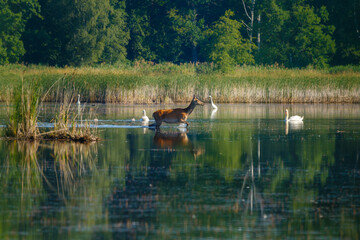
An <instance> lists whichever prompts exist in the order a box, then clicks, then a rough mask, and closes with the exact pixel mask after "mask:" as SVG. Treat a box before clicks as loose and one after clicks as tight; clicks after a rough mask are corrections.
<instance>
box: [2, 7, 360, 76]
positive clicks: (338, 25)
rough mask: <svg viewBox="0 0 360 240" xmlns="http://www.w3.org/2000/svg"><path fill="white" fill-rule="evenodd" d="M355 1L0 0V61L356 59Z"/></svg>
mask: <svg viewBox="0 0 360 240" xmlns="http://www.w3.org/2000/svg"><path fill="white" fill-rule="evenodd" d="M359 24H360V2H359V1H351V0H345V1H341V2H339V1H335V0H328V1H324V0H295V1H285V0H258V1H255V0H243V1H235V0H229V1H215V0H196V1H190V0H186V1H183V0H182V1H180V0H104V1H96V0H79V1H70V0H2V1H0V64H6V63H17V62H25V63H36V64H46V65H58V66H64V65H72V66H81V65H89V64H97V63H109V64H115V63H124V62H127V61H136V60H145V61H153V62H173V63H184V62H197V61H199V62H214V63H215V64H216V66H217V67H218V68H220V69H222V70H228V69H230V68H231V67H233V66H234V65H241V64H253V63H255V64H270V65H271V64H280V65H284V66H286V67H307V66H314V67H325V66H328V65H329V64H331V65H341V64H354V65H357V64H359V63H360V31H359V29H360V26H359Z"/></svg>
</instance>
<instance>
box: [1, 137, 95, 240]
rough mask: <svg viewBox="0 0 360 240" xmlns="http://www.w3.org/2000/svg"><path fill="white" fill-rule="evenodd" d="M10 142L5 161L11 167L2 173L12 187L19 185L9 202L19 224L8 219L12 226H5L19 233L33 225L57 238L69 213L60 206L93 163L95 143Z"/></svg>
mask: <svg viewBox="0 0 360 240" xmlns="http://www.w3.org/2000/svg"><path fill="white" fill-rule="evenodd" d="M10 145H11V146H10V153H11V154H10V157H8V158H7V159H6V161H7V162H8V169H11V171H9V172H8V173H7V174H8V175H5V176H4V175H2V174H1V176H3V177H4V179H7V181H9V186H11V185H12V186H13V187H14V191H16V190H17V189H21V194H20V196H21V197H20V198H19V199H16V200H15V201H13V202H12V203H11V206H13V207H14V208H16V209H17V211H16V213H17V214H18V215H19V217H18V221H19V222H16V223H18V224H19V225H18V226H16V224H15V225H14V223H13V222H11V221H9V222H10V223H11V227H10V226H9V228H6V229H11V228H14V227H15V229H13V231H12V232H13V233H12V234H14V233H16V234H18V233H21V232H22V231H31V230H29V229H31V228H32V227H34V229H37V230H38V229H41V232H42V234H43V235H42V236H43V237H44V238H45V239H49V238H55V239H56V238H57V236H58V235H57V234H58V233H59V229H60V227H61V226H66V225H67V224H68V222H67V221H65V220H64V219H66V218H67V217H69V216H66V214H63V215H62V214H61V213H64V212H65V211H64V210H65V209H63V210H61V209H62V208H63V207H65V206H66V205H67V201H68V199H69V196H72V195H74V194H75V191H76V188H77V187H78V186H79V185H81V178H82V177H83V175H84V173H86V172H87V171H91V170H93V168H94V167H95V161H96V159H95V157H94V156H95V155H96V152H97V148H96V145H86V144H80V143H67V142H51V143H49V144H45V143H42V142H37V141H33V142H29V141H18V142H12V143H11V144H10ZM94 154H95V155H94ZM14 169H17V171H15V170H14ZM5 192H9V190H8V189H7V191H5ZM14 195H16V196H17V193H14ZM9 219H12V218H11V216H9ZM0 228H1V226H0ZM8 233H9V234H11V231H9V232H8Z"/></svg>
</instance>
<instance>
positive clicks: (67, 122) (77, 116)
mask: <svg viewBox="0 0 360 240" xmlns="http://www.w3.org/2000/svg"><path fill="white" fill-rule="evenodd" d="M69 78H70V79H69ZM43 89H47V90H46V91H45V90H43ZM77 92H78V91H77V90H76V87H75V85H74V83H73V82H72V80H71V77H66V75H64V76H63V77H61V78H60V79H58V80H57V81H55V82H54V83H52V85H51V86H49V87H47V88H44V85H42V86H40V84H39V81H38V80H33V81H24V79H23V78H22V81H21V84H20V85H19V86H18V87H16V88H14V92H13V94H12V98H11V99H10V100H9V102H8V103H9V104H13V105H14V107H13V108H9V109H11V110H12V111H11V112H10V113H9V116H10V117H9V123H8V126H7V129H6V136H7V137H10V138H14V139H25V140H38V139H48V140H55V139H56V140H70V141H80V142H87V141H96V140H98V139H99V138H98V137H97V136H96V135H95V134H94V132H95V131H96V128H95V129H92V128H91V127H90V123H89V121H86V120H85V121H83V119H82V116H83V114H82V113H83V108H81V106H80V105H78V106H77V107H74V104H73V102H74V98H75V95H77V94H76V93H77ZM49 93H52V94H55V98H54V100H55V101H56V102H57V104H58V111H56V112H57V113H56V115H55V116H54V119H53V122H54V127H53V129H50V130H49V129H47V130H43V131H40V129H39V127H38V115H39V112H40V111H41V103H42V102H43V101H44V99H46V98H47V96H48V95H49ZM79 120H80V123H79Z"/></svg>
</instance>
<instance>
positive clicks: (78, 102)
mask: <svg viewBox="0 0 360 240" xmlns="http://www.w3.org/2000/svg"><path fill="white" fill-rule="evenodd" d="M77 104H78V105H80V94H78V100H77Z"/></svg>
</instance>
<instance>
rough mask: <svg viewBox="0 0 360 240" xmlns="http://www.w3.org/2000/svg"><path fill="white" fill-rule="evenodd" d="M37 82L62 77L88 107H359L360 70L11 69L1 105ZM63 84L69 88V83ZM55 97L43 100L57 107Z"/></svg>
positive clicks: (3, 78) (4, 74)
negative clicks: (195, 103)
mask: <svg viewBox="0 0 360 240" xmlns="http://www.w3.org/2000/svg"><path fill="white" fill-rule="evenodd" d="M21 74H23V75H24V79H25V81H31V79H34V78H36V79H39V82H40V85H41V86H42V87H43V88H49V87H50V86H51V85H52V84H53V83H54V81H56V79H59V78H61V77H63V76H72V77H71V78H70V77H69V78H67V79H68V81H70V79H71V81H72V82H73V84H74V85H75V86H76V89H77V90H78V92H79V94H81V97H82V100H83V101H86V102H103V103H105V102H106V103H148V104H150V103H173V102H187V101H189V100H190V99H191V97H192V96H193V95H194V94H196V95H197V96H198V97H199V98H203V99H205V98H206V97H207V96H208V95H210V94H211V95H212V96H213V97H214V99H215V100H216V101H217V102H225V103H239V102H248V103H280V102H281V103H358V102H360V67H356V66H349V67H342V68H341V67H336V68H330V69H327V70H315V69H286V68H281V67H278V66H257V67H255V66H243V67H239V68H237V69H236V70H235V71H233V72H231V73H228V74H221V73H218V72H216V71H215V70H214V67H213V66H212V65H211V64H197V65H194V64H182V65H175V64H171V63H165V64H154V63H149V62H137V63H134V64H133V65H131V66H130V65H126V66H117V67H115V66H106V65H104V66H98V67H82V68H55V67H43V66H29V67H25V66H19V65H9V66H2V67H0V83H4V84H3V86H5V87H4V88H3V89H2V90H0V100H3V99H6V98H8V97H9V95H11V94H13V87H14V85H15V83H16V82H19V81H20V75H21ZM63 84H67V83H66V81H65V82H63ZM56 94H57V93H56V91H50V92H49V94H48V95H47V96H46V98H45V99H44V100H45V101H50V102H54V101H55V99H56V96H57V95H56Z"/></svg>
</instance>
